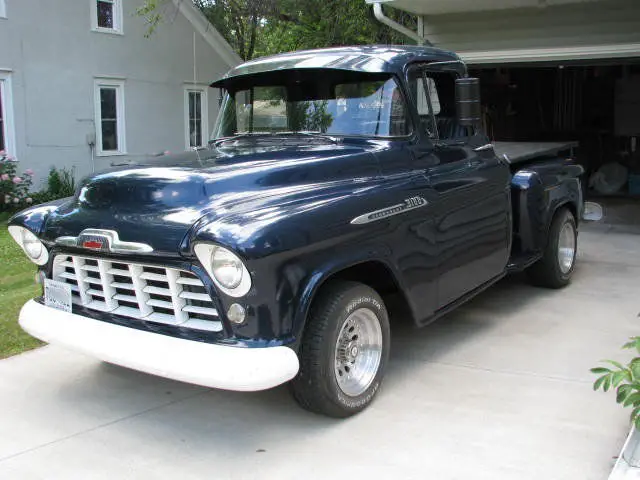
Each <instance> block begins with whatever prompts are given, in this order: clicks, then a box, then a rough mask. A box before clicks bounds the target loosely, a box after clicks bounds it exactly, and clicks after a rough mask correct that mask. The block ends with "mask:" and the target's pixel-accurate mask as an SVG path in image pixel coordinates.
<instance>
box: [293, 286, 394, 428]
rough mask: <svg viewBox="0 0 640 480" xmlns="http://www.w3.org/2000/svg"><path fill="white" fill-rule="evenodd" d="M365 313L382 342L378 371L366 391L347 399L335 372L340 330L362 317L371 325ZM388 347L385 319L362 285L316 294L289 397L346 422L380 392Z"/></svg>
mask: <svg viewBox="0 0 640 480" xmlns="http://www.w3.org/2000/svg"><path fill="white" fill-rule="evenodd" d="M361 309H364V310H361ZM370 312H373V314H374V316H375V319H377V321H378V324H379V326H380V330H379V331H378V330H376V333H381V338H382V341H381V346H382V349H381V355H380V357H379V363H378V368H377V371H376V372H375V376H373V378H372V380H371V381H370V383H369V384H368V387H367V388H366V390H364V391H363V392H362V393H361V394H357V395H353V394H352V395H348V394H346V393H345V391H343V389H342V387H341V386H340V385H339V383H338V379H337V377H338V375H339V373H340V372H337V371H336V355H337V354H338V353H337V352H338V350H339V349H338V345H337V341H338V338H339V336H340V338H345V336H344V334H345V333H346V332H348V331H349V330H348V329H345V330H343V326H345V325H347V324H346V322H347V319H349V321H350V322H353V318H354V315H355V316H357V315H363V314H364V315H366V316H368V319H369V321H370V322H373V320H372V319H373V317H372V316H371V314H370ZM352 314H354V315H352ZM350 316H351V317H350ZM347 327H348V325H347ZM341 334H342V335H341ZM348 335H351V334H350V333H348ZM356 337H357V335H356ZM389 345H390V331H389V317H388V314H387V310H386V307H385V305H384V303H383V301H382V299H381V298H380V296H379V295H378V294H377V292H376V291H375V290H373V289H371V288H369V287H368V286H366V285H363V284H361V283H356V282H346V281H333V282H330V283H329V284H328V285H326V286H324V287H323V288H322V289H321V291H320V292H319V293H318V296H317V298H316V299H315V300H314V302H313V305H312V307H311V311H310V314H309V318H308V319H307V325H306V328H305V330H304V334H303V337H302V343H301V345H300V351H299V353H298V356H299V358H300V371H299V372H298V375H297V376H296V377H295V378H294V379H293V380H292V381H291V383H290V388H291V392H292V394H293V397H294V398H295V399H296V401H297V402H298V403H299V404H300V405H301V406H302V407H303V408H305V409H307V410H309V411H311V412H315V413H319V414H323V415H327V416H330V417H336V418H345V417H349V416H351V415H354V414H356V413H358V412H360V411H362V410H364V409H365V408H366V407H367V406H368V405H369V404H370V403H371V402H372V401H373V398H374V397H375V395H376V393H377V392H378V390H379V388H380V384H381V382H382V378H383V376H384V371H385V367H386V364H387V360H388V358H389ZM344 352H345V350H342V353H343V354H344ZM359 353H360V354H362V351H361V352H359ZM357 355H358V353H356V356H357ZM363 358H364V357H363ZM360 360H361V361H362V358H361V359H360ZM353 365H356V364H355V363H354V364H353ZM373 371H374V370H373V369H370V372H373ZM353 372H357V370H354V371H353ZM369 375H372V373H370V374H369ZM340 376H342V375H340ZM345 378H346V377H345ZM341 381H342V380H341ZM363 383H364V382H363ZM362 388H364V385H362Z"/></svg>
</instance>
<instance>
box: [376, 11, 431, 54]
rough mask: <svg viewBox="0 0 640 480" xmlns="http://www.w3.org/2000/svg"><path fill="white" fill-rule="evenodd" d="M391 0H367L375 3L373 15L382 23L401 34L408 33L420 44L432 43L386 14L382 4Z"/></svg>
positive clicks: (408, 35)
mask: <svg viewBox="0 0 640 480" xmlns="http://www.w3.org/2000/svg"><path fill="white" fill-rule="evenodd" d="M389 1H390V0H366V2H367V3H370V4H372V5H373V15H374V16H375V17H376V19H377V20H378V21H379V22H380V23H384V24H385V25H387V26H388V27H391V28H392V29H393V30H395V31H396V32H400V33H401V34H403V35H406V36H407V37H409V38H410V39H411V40H413V41H415V42H416V43H417V44H418V45H430V44H431V43H430V42H429V41H428V40H427V39H426V38H424V37H422V36H421V35H418V33H416V32H414V31H413V30H410V29H408V28H407V27H405V26H404V25H401V24H399V23H398V22H396V21H395V20H392V19H390V18H389V17H387V16H386V15H385V14H384V12H383V11H382V4H383V3H387V2H389Z"/></svg>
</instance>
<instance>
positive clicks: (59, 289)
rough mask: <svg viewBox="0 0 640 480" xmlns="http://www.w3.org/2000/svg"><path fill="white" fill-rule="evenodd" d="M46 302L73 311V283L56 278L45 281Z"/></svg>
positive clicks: (58, 308) (59, 308) (53, 306)
mask: <svg viewBox="0 0 640 480" xmlns="http://www.w3.org/2000/svg"><path fill="white" fill-rule="evenodd" d="M44 304H45V305H46V306H47V307H51V308H55V309H57V310H62V311H63V312H68V313H71V304H72V301H71V285H69V284H68V283H64V282H58V281H56V280H49V279H48V278H47V279H45V281H44Z"/></svg>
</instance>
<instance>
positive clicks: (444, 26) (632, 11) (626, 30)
mask: <svg viewBox="0 0 640 480" xmlns="http://www.w3.org/2000/svg"><path fill="white" fill-rule="evenodd" d="M639 25H640V2H639V1H638V0H611V1H606V2H604V1H603V2H595V3H585V4H582V5H564V6H556V7H546V8H523V9H514V10H496V11H490V12H474V13H461V14H444V15H432V16H426V17H425V19H424V35H425V37H426V38H427V39H429V40H430V41H431V42H432V43H434V45H436V46H438V47H441V48H446V49H449V50H454V51H456V52H458V53H460V54H461V56H463V57H464V56H465V53H467V52H488V51H501V52H508V51H511V50H519V49H524V50H531V49H567V50H571V49H573V50H574V51H577V52H579V51H580V50H582V49H587V47H590V46H599V48H600V47H604V48H600V50H603V51H605V50H606V51H614V52H615V50H616V49H617V46H618V45H622V44H638V49H637V51H636V49H635V48H631V49H629V50H630V51H629V52H628V56H640V28H638V26H639ZM607 46H609V47H610V48H606V47H607ZM596 50H598V49H596ZM568 55H569V56H571V53H569V54H568ZM624 55H625V56H626V55H627V53H625V54H624ZM605 56H607V55H605Z"/></svg>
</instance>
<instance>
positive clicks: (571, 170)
mask: <svg viewBox="0 0 640 480" xmlns="http://www.w3.org/2000/svg"><path fill="white" fill-rule="evenodd" d="M583 173H584V169H583V168H582V167H581V166H580V165H575V164H568V163H566V161H560V160H558V161H554V162H548V163H547V162H546V163H544V164H540V165H533V166H530V167H528V168H526V169H522V170H519V171H517V172H516V173H515V174H514V176H513V178H512V181H511V191H512V195H511V196H512V202H513V213H514V233H515V236H516V238H517V239H518V241H519V244H520V250H521V251H522V252H539V251H541V250H542V249H543V248H544V247H545V245H546V240H547V236H548V232H549V228H550V226H551V221H552V220H553V216H554V215H555V213H556V212H557V211H558V209H560V208H562V207H567V208H569V209H570V210H571V212H572V213H573V215H574V217H575V218H576V223H578V222H579V220H580V218H581V217H582V213H583V209H584V199H583V194H582V184H581V180H580V177H581V175H582V174H583Z"/></svg>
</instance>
